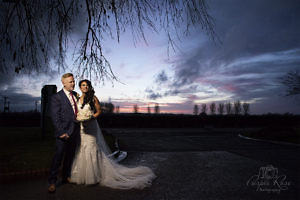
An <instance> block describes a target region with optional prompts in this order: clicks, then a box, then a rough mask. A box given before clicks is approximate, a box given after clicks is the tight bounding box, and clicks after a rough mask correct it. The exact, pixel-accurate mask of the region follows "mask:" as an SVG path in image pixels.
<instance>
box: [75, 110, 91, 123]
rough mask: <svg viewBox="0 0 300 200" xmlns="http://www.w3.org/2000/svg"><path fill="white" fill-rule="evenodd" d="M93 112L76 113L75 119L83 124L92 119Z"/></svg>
mask: <svg viewBox="0 0 300 200" xmlns="http://www.w3.org/2000/svg"><path fill="white" fill-rule="evenodd" d="M93 114H94V113H93V111H91V110H84V111H80V112H78V113H77V117H76V119H77V120H78V121H80V122H85V121H88V120H90V119H92V118H93Z"/></svg>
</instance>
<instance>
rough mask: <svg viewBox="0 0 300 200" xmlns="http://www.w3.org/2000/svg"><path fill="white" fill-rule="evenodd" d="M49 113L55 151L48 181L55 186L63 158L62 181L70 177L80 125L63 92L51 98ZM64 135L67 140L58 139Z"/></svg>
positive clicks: (74, 93)
mask: <svg viewBox="0 0 300 200" xmlns="http://www.w3.org/2000/svg"><path fill="white" fill-rule="evenodd" d="M72 94H73V95H74V97H76V95H77V93H76V92H74V91H73V92H72ZM75 99H76V98H75ZM75 106H76V104H75ZM50 113H51V119H52V122H53V125H54V128H55V132H54V134H55V137H56V150H55V155H54V157H53V160H52V164H51V168H50V175H49V179H48V181H49V183H50V184H53V183H54V184H55V183H56V181H57V175H58V171H59V167H60V165H61V163H62V160H63V158H64V162H63V169H62V179H63V180H66V179H67V178H68V177H70V173H71V167H72V161H73V158H74V155H75V150H76V146H77V144H78V143H79V139H80V134H79V131H80V125H79V123H77V122H76V120H75V119H76V116H75V113H74V110H73V108H72V105H71V102H70V100H69V98H68V97H67V96H66V94H65V92H64V90H60V91H59V92H58V93H56V94H54V95H53V96H52V98H51V102H50ZM64 133H67V134H68V135H69V138H68V139H62V138H59V136H61V135H63V134H64Z"/></svg>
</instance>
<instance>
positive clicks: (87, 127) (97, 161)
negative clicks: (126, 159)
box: [71, 102, 156, 189]
mask: <svg viewBox="0 0 300 200" xmlns="http://www.w3.org/2000/svg"><path fill="white" fill-rule="evenodd" d="M77 105H78V114H79V115H85V116H88V115H90V114H91V113H92V111H91V108H90V105H89V104H86V105H85V106H84V107H83V109H81V106H82V105H81V104H80V102H79V103H78V104H77ZM80 137H81V141H80V145H79V146H78V148H77V151H76V154H75V158H74V162H73V165H72V171H71V182H73V183H77V184H96V183H99V184H100V185H102V186H107V187H110V188H115V189H132V188H136V189H143V188H144V187H147V186H150V185H151V182H152V180H153V179H155V178H156V175H155V174H154V173H153V172H152V170H151V169H150V168H148V167H145V166H138V167H134V168H130V167H125V166H123V165H120V164H118V163H117V162H116V161H115V160H114V159H113V158H111V157H110V156H109V155H110V154H111V151H110V149H109V147H108V146H107V144H106V142H105V140H104V138H103V135H102V133H101V129H100V127H99V125H98V122H97V120H96V119H92V120H89V121H87V122H80Z"/></svg>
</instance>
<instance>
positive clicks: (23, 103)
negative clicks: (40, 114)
mask: <svg viewBox="0 0 300 200" xmlns="http://www.w3.org/2000/svg"><path fill="white" fill-rule="evenodd" d="M4 97H8V99H7V100H8V101H9V102H10V111H16V112H21V111H28V110H34V109H35V103H36V101H37V102H38V103H40V100H41V98H40V97H34V96H31V95H29V94H25V93H21V89H20V88H18V87H10V88H9V89H0V98H1V100H0V102H1V108H0V110H1V111H3V104H4ZM39 107H40V104H38V108H39Z"/></svg>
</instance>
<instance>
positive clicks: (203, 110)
mask: <svg viewBox="0 0 300 200" xmlns="http://www.w3.org/2000/svg"><path fill="white" fill-rule="evenodd" d="M206 112H207V106H206V104H205V103H204V104H202V105H201V114H206Z"/></svg>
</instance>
